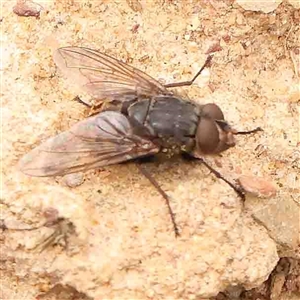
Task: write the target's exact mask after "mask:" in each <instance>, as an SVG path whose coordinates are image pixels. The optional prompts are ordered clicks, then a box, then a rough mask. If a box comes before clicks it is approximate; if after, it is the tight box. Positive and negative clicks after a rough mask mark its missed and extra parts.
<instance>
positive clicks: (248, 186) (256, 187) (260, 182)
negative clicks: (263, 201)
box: [238, 175, 277, 198]
mask: <svg viewBox="0 0 300 300" xmlns="http://www.w3.org/2000/svg"><path fill="white" fill-rule="evenodd" d="M238 182H239V184H240V185H241V186H242V187H243V189H244V190H245V192H247V193H249V194H252V195H254V196H256V197H259V198H271V197H273V196H275V195H276V192H277V191H276V187H275V185H274V184H273V183H271V182H270V181H268V180H266V179H264V178H262V177H255V176H245V175H244V176H241V177H239V179H238Z"/></svg>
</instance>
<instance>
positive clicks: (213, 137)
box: [196, 118, 220, 154]
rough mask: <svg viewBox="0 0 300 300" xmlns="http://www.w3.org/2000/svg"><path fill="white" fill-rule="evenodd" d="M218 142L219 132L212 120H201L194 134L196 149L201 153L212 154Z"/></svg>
mask: <svg viewBox="0 0 300 300" xmlns="http://www.w3.org/2000/svg"><path fill="white" fill-rule="evenodd" d="M219 142H220V138H219V131H218V128H217V125H216V123H215V121H214V120H212V119H210V118H202V119H201V121H200V122H199V124H198V128H197V133H196V143H197V148H198V150H199V151H200V152H201V153H204V154H212V153H214V152H215V150H216V149H217V148H218V145H219Z"/></svg>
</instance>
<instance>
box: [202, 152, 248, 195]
mask: <svg viewBox="0 0 300 300" xmlns="http://www.w3.org/2000/svg"><path fill="white" fill-rule="evenodd" d="M197 159H198V160H200V161H201V163H203V164H204V166H205V167H206V168H207V169H209V170H210V171H211V172H212V173H213V174H214V175H215V176H216V177H217V178H219V179H221V180H223V181H224V182H226V183H227V184H228V185H229V186H230V187H231V188H232V189H233V190H234V191H235V192H236V193H237V195H238V196H239V197H240V198H241V199H242V200H243V201H245V192H244V190H243V188H242V187H240V186H237V185H235V184H233V183H232V182H230V181H229V180H227V179H226V178H225V177H223V175H222V174H221V173H220V172H218V171H217V170H215V169H214V168H213V167H212V166H210V165H209V164H208V163H207V162H206V161H205V160H204V159H203V158H201V157H197Z"/></svg>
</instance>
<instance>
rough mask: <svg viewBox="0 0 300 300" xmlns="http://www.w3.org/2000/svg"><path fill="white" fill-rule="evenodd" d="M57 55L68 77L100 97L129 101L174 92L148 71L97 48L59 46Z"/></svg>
mask: <svg viewBox="0 0 300 300" xmlns="http://www.w3.org/2000/svg"><path fill="white" fill-rule="evenodd" d="M53 59H54V61H55V63H56V65H57V66H58V67H59V69H60V70H61V71H62V73H63V74H64V75H65V76H66V77H68V78H69V79H71V80H72V81H73V82H74V83H75V84H77V85H80V86H81V87H82V89H83V90H84V91H85V92H87V93H88V94H90V95H91V96H93V97H94V98H96V99H97V100H103V99H108V100H119V101H126V100H127V99H128V98H130V97H131V98H132V96H136V95H146V96H153V95H158V94H170V92H169V91H168V90H167V89H166V88H165V87H164V86H163V85H162V84H160V83H159V82H158V81H156V80H155V79H153V78H152V77H150V76H149V75H147V74H145V73H144V72H142V71H140V70H138V69H136V68H134V67H131V66H129V65H127V64H125V63H123V62H121V61H119V60H117V59H115V58H112V57H110V56H108V55H106V54H103V53H100V52H98V51H96V50H92V49H88V48H81V47H64V48H59V49H57V50H56V51H55V53H54V55H53ZM95 104H96V103H95Z"/></svg>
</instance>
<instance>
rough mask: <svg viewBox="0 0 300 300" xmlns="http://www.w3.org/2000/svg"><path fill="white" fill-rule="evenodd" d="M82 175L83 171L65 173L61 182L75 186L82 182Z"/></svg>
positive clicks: (71, 186)
mask: <svg viewBox="0 0 300 300" xmlns="http://www.w3.org/2000/svg"><path fill="white" fill-rule="evenodd" d="M83 180H84V175H83V173H81V172H80V173H73V174H67V175H65V176H64V178H63V182H64V183H65V184H66V185H67V186H68V187H70V188H74V187H77V186H79V185H81V184H82V183H83Z"/></svg>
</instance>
